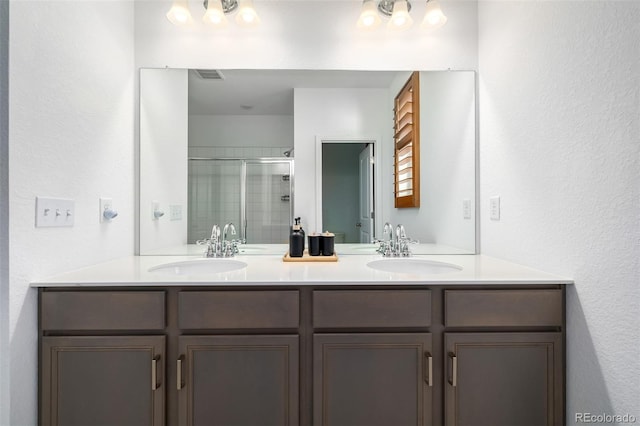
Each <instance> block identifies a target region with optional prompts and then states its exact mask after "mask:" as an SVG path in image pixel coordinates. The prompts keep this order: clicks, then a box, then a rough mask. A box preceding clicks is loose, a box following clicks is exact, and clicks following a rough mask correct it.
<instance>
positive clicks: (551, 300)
mask: <svg viewBox="0 0 640 426" xmlns="http://www.w3.org/2000/svg"><path fill="white" fill-rule="evenodd" d="M444 301H445V311H444V312H445V317H444V325H445V326H446V327H500V326H532V327H533V326H539V327H544V326H562V304H563V301H562V290H447V291H445V294H444Z"/></svg>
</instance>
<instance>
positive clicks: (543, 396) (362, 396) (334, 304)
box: [39, 284, 565, 426]
mask: <svg viewBox="0 0 640 426" xmlns="http://www.w3.org/2000/svg"><path fill="white" fill-rule="evenodd" d="M39 295H40V296H39V297H40V348H41V350H40V407H41V409H40V423H41V424H42V425H60V426H62V425H116V424H117V425H136V426H137V425H153V426H155V425H165V424H166V425H179V426H184V425H188V426H191V425H212V426H215V425H260V426H266V425H291V426H294V425H304V426H312V425H313V426H349V425H350V426H355V425H366V426H402V425H447V426H450V425H456V426H457V425H474V426H481V425H491V426H501V425H503V426H512V425H536V426H537V425H547V426H551V425H556V426H557V425H562V424H563V423H564V362H565V361H564V360H565V356H564V340H565V319H564V316H565V311H564V288H563V286H560V285H551V284H550V285H529V286H516V285H512V286H509V285H504V284H503V285H493V286H491V285H483V286H438V285H424V286H417V285H414V286H373V285H371V286H364V285H361V286H351V287H349V286H346V285H344V286H337V285H332V286H331V287H329V286H322V285H309V286H306V285H297V286H295V285H289V286H286V287H284V286H268V287H267V286H253V287H249V286H246V287H239V286H226V287H206V286H200V287H188V286H184V287H178V286H175V287H160V286H158V287H147V288H144V290H140V289H128V288H124V287H121V288H118V289H117V290H114V289H113V288H108V287H103V288H85V289H73V288H51V289H49V288H43V289H40V292H39Z"/></svg>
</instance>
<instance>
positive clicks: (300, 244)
mask: <svg viewBox="0 0 640 426" xmlns="http://www.w3.org/2000/svg"><path fill="white" fill-rule="evenodd" d="M303 254H304V236H303V235H302V233H301V232H300V225H293V229H292V230H291V235H289V256H290V257H302V255H303Z"/></svg>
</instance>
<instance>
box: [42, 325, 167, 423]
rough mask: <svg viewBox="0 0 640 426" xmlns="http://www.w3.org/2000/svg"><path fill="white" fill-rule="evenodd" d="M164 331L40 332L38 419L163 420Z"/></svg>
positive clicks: (125, 421) (126, 421)
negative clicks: (58, 334) (148, 333)
mask: <svg viewBox="0 0 640 426" xmlns="http://www.w3.org/2000/svg"><path fill="white" fill-rule="evenodd" d="M164 352H165V338H164V336H135V337H134V336H125V337H113V336H100V337H98V336H95V337H94V336H81V337H80V336H77V337H43V338H42V369H41V374H42V377H41V383H42V395H41V404H42V411H41V419H40V421H41V424H43V425H47V426H49V425H51V426H54V425H64V426H74V425H77V426H87V425H93V426H108V425H121V426H126V425H131V426H141V425H153V426H159V425H164V393H165V391H164V386H163V381H164V380H163V374H162V372H163V371H164V359H165V357H164Z"/></svg>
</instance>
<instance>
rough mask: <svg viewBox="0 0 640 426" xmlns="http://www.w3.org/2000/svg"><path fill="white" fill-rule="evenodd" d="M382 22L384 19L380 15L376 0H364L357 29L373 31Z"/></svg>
mask: <svg viewBox="0 0 640 426" xmlns="http://www.w3.org/2000/svg"><path fill="white" fill-rule="evenodd" d="M380 22H382V19H380V15H379V14H378V9H377V7H376V2H375V0H364V2H363V3H362V11H361V12H360V17H359V18H358V22H357V24H356V27H358V28H359V29H370V30H372V29H374V28H376V27H377V26H378V25H380Z"/></svg>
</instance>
